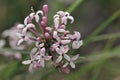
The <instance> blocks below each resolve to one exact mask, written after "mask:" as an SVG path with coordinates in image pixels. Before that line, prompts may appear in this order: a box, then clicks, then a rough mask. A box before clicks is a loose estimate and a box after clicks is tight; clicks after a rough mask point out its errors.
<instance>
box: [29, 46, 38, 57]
mask: <svg viewBox="0 0 120 80" xmlns="http://www.w3.org/2000/svg"><path fill="white" fill-rule="evenodd" d="M37 50H38V49H37V48H36V47H35V48H33V49H32V50H31V52H30V56H31V59H32V56H33V54H35V53H36V51H37Z"/></svg>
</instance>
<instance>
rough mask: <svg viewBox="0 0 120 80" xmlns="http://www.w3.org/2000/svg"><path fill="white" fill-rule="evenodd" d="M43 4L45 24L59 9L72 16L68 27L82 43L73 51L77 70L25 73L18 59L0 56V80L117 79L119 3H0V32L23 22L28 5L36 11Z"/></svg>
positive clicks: (18, 0) (62, 0)
mask: <svg viewBox="0 0 120 80" xmlns="http://www.w3.org/2000/svg"><path fill="white" fill-rule="evenodd" d="M44 4H48V6H49V21H51V20H52V16H53V15H54V14H55V13H56V12H57V11H59V10H64V11H66V10H67V11H69V12H70V13H71V15H72V16H73V17H74V19H75V22H74V23H73V24H72V25H68V28H69V29H70V30H77V31H79V32H80V33H81V35H82V39H83V41H84V45H83V46H82V47H81V48H80V49H79V50H77V51H74V54H77V53H79V54H80V55H81V58H80V59H79V60H78V61H77V62H76V63H77V64H76V67H77V68H76V69H71V70H72V71H71V73H70V74H64V73H62V72H58V70H56V69H54V67H51V68H47V67H46V68H44V69H39V70H38V71H36V72H34V73H29V72H28V71H27V68H28V66H25V65H22V64H21V61H22V60H20V61H17V60H15V59H11V58H9V57H3V56H0V80H120V0H0V33H2V31H4V30H5V29H9V28H11V27H13V26H14V25H15V23H16V22H20V23H23V21H24V18H25V17H26V16H27V15H28V14H29V13H30V12H31V11H30V7H31V6H33V8H34V9H35V11H37V10H38V9H41V8H42V5H44ZM0 50H1V49H0ZM13 53H14V52H13ZM24 56H26V55H25V54H23V57H24Z"/></svg>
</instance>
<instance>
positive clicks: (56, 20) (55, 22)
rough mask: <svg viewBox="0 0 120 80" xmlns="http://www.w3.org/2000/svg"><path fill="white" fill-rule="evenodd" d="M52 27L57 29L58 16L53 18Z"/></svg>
mask: <svg viewBox="0 0 120 80" xmlns="http://www.w3.org/2000/svg"><path fill="white" fill-rule="evenodd" d="M54 27H55V28H56V29H58V27H59V17H56V18H54Z"/></svg>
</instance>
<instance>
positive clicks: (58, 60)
mask: <svg viewBox="0 0 120 80" xmlns="http://www.w3.org/2000/svg"><path fill="white" fill-rule="evenodd" d="M62 58H63V57H62V55H60V56H59V57H58V58H57V60H56V63H59V62H60V61H61V60H62Z"/></svg>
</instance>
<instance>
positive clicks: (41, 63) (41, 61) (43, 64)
mask: <svg viewBox="0 0 120 80" xmlns="http://www.w3.org/2000/svg"><path fill="white" fill-rule="evenodd" d="M40 65H41V66H42V67H45V61H44V59H42V58H41V60H40Z"/></svg>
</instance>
